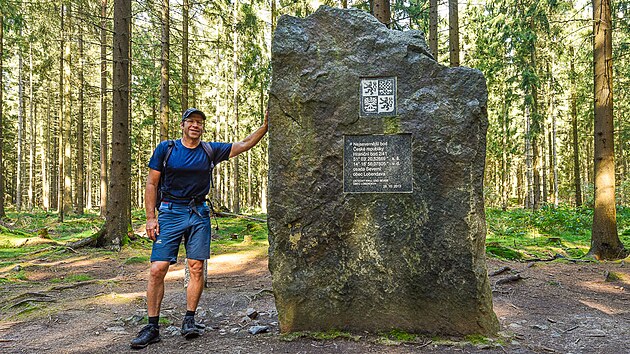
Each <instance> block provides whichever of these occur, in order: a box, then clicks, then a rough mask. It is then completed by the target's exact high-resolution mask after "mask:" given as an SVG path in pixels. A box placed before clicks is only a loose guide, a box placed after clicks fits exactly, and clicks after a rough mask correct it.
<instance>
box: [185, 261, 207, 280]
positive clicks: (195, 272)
mask: <svg viewBox="0 0 630 354" xmlns="http://www.w3.org/2000/svg"><path fill="white" fill-rule="evenodd" d="M188 270H189V271H190V275H192V276H197V277H198V276H201V275H202V274H203V261H194V262H190V261H189V262H188Z"/></svg>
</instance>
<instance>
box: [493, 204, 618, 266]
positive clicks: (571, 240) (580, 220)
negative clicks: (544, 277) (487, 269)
mask: <svg viewBox="0 0 630 354" xmlns="http://www.w3.org/2000/svg"><path fill="white" fill-rule="evenodd" d="M486 221H487V226H488V233H487V236H486V253H487V254H488V255H489V256H490V257H495V258H500V259H510V260H522V261H527V260H528V259H535V258H539V259H547V258H551V257H554V256H556V255H559V256H561V257H565V258H581V257H584V256H585V255H586V254H587V253H588V250H589V248H590V241H591V228H592V223H593V210H592V209H588V208H572V207H568V206H564V205H562V206H559V207H558V208H553V207H550V206H545V207H543V208H541V209H540V210H537V211H531V210H525V209H512V210H506V211H503V210H500V209H493V208H488V209H486ZM617 227H618V230H619V237H620V239H621V241H622V242H623V243H624V244H625V246H626V248H630V208H627V207H618V208H617Z"/></svg>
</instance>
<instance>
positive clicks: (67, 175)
mask: <svg viewBox="0 0 630 354" xmlns="http://www.w3.org/2000/svg"><path fill="white" fill-rule="evenodd" d="M66 6H67V7H66V11H67V15H68V23H67V28H68V30H67V33H72V26H73V23H72V20H71V19H72V16H73V15H72V2H68V4H67V5H66ZM64 56H65V60H64V63H63V64H64V66H63V69H64V76H65V82H66V85H65V86H64V94H63V99H64V101H65V104H64V106H65V110H64V114H63V124H62V126H63V133H62V134H63V145H62V146H61V149H62V153H63V175H62V186H63V188H62V189H63V191H62V193H63V204H62V206H63V213H64V214H68V213H70V212H71V211H72V147H71V146H70V129H71V119H72V117H71V100H72V97H71V94H72V93H71V86H72V85H71V84H70V79H71V75H72V69H71V67H70V63H71V60H72V38H70V40H68V41H66V42H65V54H64Z"/></svg>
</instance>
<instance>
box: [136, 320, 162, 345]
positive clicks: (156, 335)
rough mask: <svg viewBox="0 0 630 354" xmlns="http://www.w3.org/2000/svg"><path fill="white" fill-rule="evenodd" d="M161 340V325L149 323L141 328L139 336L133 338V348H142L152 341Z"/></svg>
mask: <svg viewBox="0 0 630 354" xmlns="http://www.w3.org/2000/svg"><path fill="white" fill-rule="evenodd" d="M159 341H160V327H158V326H156V325H152V324H148V325H146V326H144V327H142V329H141V330H140V332H139V333H138V336H137V337H136V338H134V339H132V340H131V348H133V349H142V348H144V347H146V346H147V345H149V344H151V343H157V342H159Z"/></svg>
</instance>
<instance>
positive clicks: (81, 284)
mask: <svg viewBox="0 0 630 354" xmlns="http://www.w3.org/2000/svg"><path fill="white" fill-rule="evenodd" d="M98 281H100V279H93V280H86V281H81V282H78V283H74V284H69V285H59V286H53V287H52V288H50V289H48V291H59V290H66V289H72V288H78V287H79V286H83V285H89V284H94V283H96V282H98Z"/></svg>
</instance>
